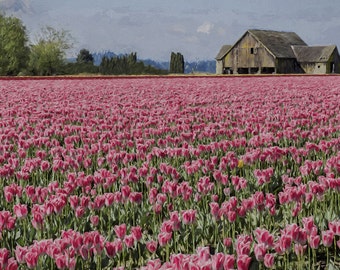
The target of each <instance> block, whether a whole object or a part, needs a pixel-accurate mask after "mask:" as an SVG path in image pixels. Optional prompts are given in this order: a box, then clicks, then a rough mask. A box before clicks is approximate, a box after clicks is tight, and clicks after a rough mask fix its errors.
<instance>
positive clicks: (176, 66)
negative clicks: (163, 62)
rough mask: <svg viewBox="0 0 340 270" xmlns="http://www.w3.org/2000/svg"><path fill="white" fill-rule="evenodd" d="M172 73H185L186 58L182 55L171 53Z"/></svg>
mask: <svg viewBox="0 0 340 270" xmlns="http://www.w3.org/2000/svg"><path fill="white" fill-rule="evenodd" d="M170 73H181V74H183V73H184V57H183V55H182V54H181V53H179V52H178V53H174V52H171V57H170Z"/></svg>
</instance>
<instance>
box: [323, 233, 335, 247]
mask: <svg viewBox="0 0 340 270" xmlns="http://www.w3.org/2000/svg"><path fill="white" fill-rule="evenodd" d="M321 236H322V243H323V245H324V246H325V247H330V246H332V244H333V239H334V232H333V231H331V230H328V231H322V232H321Z"/></svg>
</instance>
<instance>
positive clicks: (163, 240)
mask: <svg viewBox="0 0 340 270" xmlns="http://www.w3.org/2000/svg"><path fill="white" fill-rule="evenodd" d="M171 238H172V233H171V232H161V233H159V234H158V243H159V245H160V246H161V247H163V246H166V245H167V244H168V243H169V242H170V241H171Z"/></svg>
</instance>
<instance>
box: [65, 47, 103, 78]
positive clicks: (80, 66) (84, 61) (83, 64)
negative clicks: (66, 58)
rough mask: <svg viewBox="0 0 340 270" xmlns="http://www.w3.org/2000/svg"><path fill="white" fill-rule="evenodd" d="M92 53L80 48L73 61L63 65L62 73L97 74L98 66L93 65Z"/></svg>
mask: <svg viewBox="0 0 340 270" xmlns="http://www.w3.org/2000/svg"><path fill="white" fill-rule="evenodd" d="M93 62H94V59H93V56H92V54H91V53H90V52H89V50H87V49H81V50H80V51H79V54H78V55H77V60H76V62H75V63H67V64H66V66H65V67H64V70H63V71H64V73H65V74H69V75H77V74H97V73H99V68H98V66H95V65H94V63H93Z"/></svg>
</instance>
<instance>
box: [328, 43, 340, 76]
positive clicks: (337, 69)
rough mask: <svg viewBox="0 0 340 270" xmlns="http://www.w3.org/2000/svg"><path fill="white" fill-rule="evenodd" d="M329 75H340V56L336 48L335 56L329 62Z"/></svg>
mask: <svg viewBox="0 0 340 270" xmlns="http://www.w3.org/2000/svg"><path fill="white" fill-rule="evenodd" d="M333 64H334V67H333ZM327 73H340V56H339V52H338V49H337V48H335V50H334V52H333V54H332V55H331V57H330V59H329V61H328V65H327Z"/></svg>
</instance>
